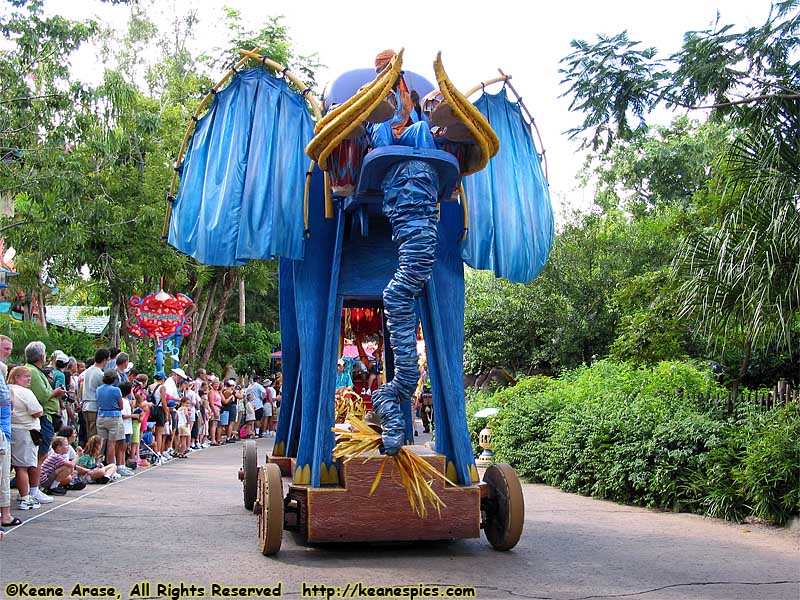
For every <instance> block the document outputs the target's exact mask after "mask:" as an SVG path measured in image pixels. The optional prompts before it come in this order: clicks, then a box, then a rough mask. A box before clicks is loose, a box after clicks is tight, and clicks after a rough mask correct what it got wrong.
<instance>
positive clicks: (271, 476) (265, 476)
mask: <svg viewBox="0 0 800 600" xmlns="http://www.w3.org/2000/svg"><path fill="white" fill-rule="evenodd" d="M255 513H256V517H257V518H258V549H259V550H261V554H263V555H264V556H270V555H272V554H277V552H278V550H280V549H281V537H282V535H283V482H282V481H281V470H280V468H279V467H278V465H276V464H275V463H267V464H266V465H263V466H262V467H261V469H259V471H258V498H257V500H256V508H255Z"/></svg>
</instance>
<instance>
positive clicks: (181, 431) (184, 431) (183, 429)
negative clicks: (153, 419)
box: [178, 425, 192, 435]
mask: <svg viewBox="0 0 800 600" xmlns="http://www.w3.org/2000/svg"><path fill="white" fill-rule="evenodd" d="M191 431H192V430H191V429H189V426H188V425H178V435H191Z"/></svg>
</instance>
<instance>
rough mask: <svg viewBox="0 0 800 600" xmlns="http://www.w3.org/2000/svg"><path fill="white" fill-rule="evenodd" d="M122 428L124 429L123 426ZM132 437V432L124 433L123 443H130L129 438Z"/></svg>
mask: <svg viewBox="0 0 800 600" xmlns="http://www.w3.org/2000/svg"><path fill="white" fill-rule="evenodd" d="M123 429H124V427H123ZM132 437H133V434H132V433H126V434H125V443H126V444H130V443H131V438H132Z"/></svg>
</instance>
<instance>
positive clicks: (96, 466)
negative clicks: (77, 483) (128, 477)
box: [77, 435, 121, 483]
mask: <svg viewBox="0 0 800 600" xmlns="http://www.w3.org/2000/svg"><path fill="white" fill-rule="evenodd" d="M102 453H103V440H102V439H100V436H99V435H93V436H92V437H90V438H89V439H88V440H87V442H86V448H85V449H84V451H83V455H82V456H81V457H79V458H78V464H77V468H78V473H79V478H80V480H81V481H83V482H84V483H108V482H109V481H116V480H117V479H120V478H121V475H119V474H118V473H117V466H116V465H114V464H111V465H106V466H105V467H104V466H103V465H102V463H101V462H100V461H98V458H100V457H101V455H102Z"/></svg>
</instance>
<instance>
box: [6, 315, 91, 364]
mask: <svg viewBox="0 0 800 600" xmlns="http://www.w3.org/2000/svg"><path fill="white" fill-rule="evenodd" d="M0 333H1V334H3V335H7V336H8V337H10V338H11V339H12V340H13V341H14V350H13V352H12V353H11V356H10V357H9V361H10V362H13V363H22V362H25V346H27V345H28V344H29V343H30V342H33V341H35V340H39V341H41V342H43V343H44V345H45V347H46V348H47V354H48V358H49V355H50V354H51V353H52V352H53V351H55V350H61V351H62V352H64V354H66V355H67V356H74V357H75V358H76V359H77V360H85V359H86V358H88V357H89V356H93V355H94V351H95V349H96V348H97V346H96V341H97V338H95V337H94V336H93V335H90V334H88V333H81V332H79V331H71V330H69V329H60V328H58V327H49V328H47V329H45V328H44V327H42V326H41V325H40V324H39V323H37V322H34V321H14V320H12V319H4V320H2V321H0Z"/></svg>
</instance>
